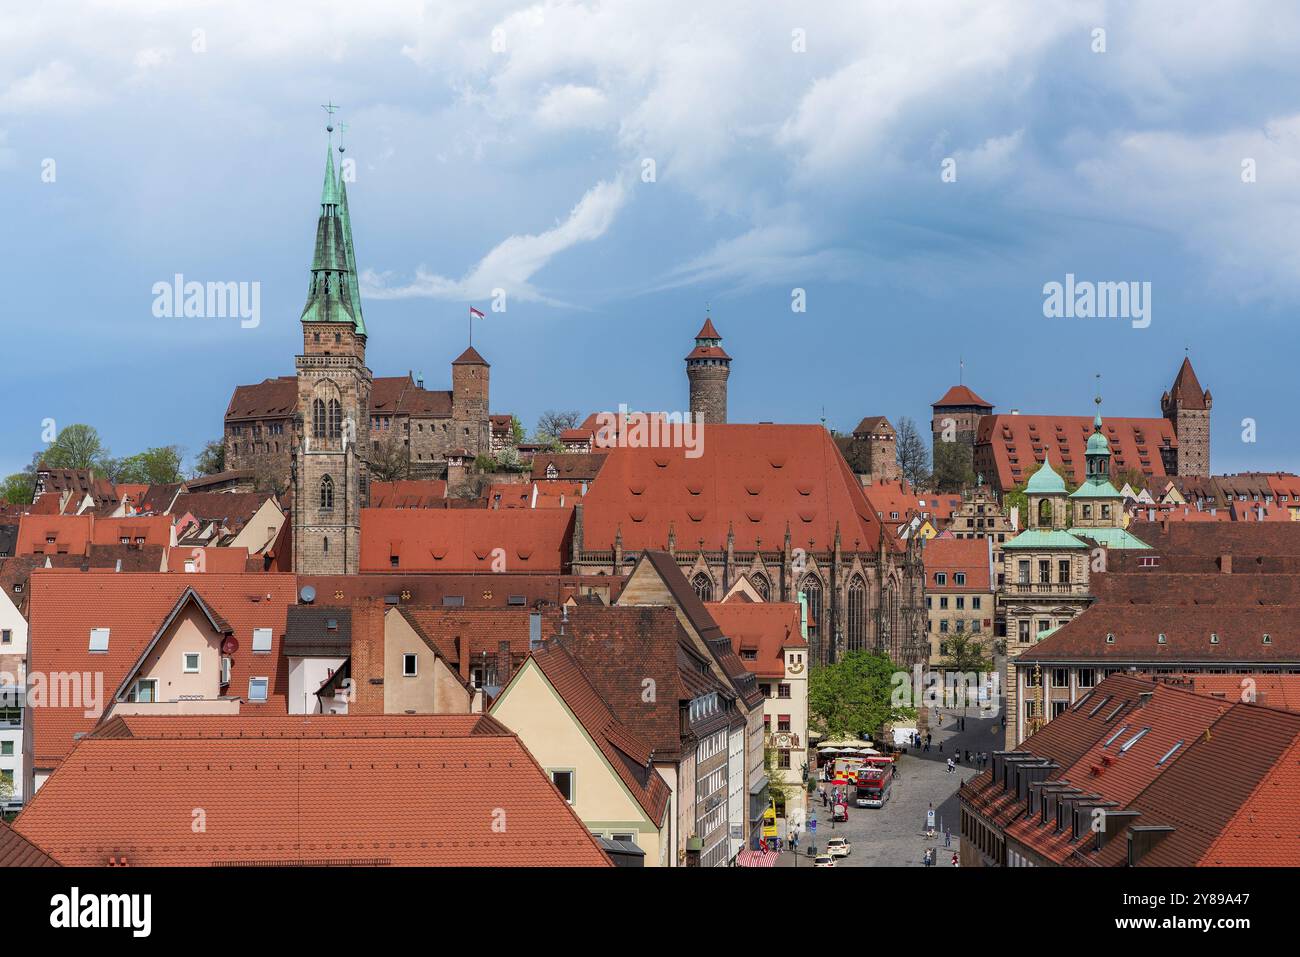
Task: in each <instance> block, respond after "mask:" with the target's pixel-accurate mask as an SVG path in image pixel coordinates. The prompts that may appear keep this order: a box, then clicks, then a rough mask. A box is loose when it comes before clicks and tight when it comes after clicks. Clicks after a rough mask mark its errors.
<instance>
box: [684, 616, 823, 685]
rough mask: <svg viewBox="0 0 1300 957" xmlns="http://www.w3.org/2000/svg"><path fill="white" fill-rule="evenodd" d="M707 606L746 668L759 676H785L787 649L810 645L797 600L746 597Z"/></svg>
mask: <svg viewBox="0 0 1300 957" xmlns="http://www.w3.org/2000/svg"><path fill="white" fill-rule="evenodd" d="M704 607H705V608H707V609H708V611H709V614H710V615H712V616H713V620H714V621H716V622H717V623H718V627H719V628H721V629H722V633H723V634H724V635H726V636H727V638H728V639H730V641H731V647H732V650H733V651H735V653H736V654H737V655H738V656H739V658H740V660H741V662H742V663H743V664H744V666H745V668H746V669H748V670H749V671H751V672H753V673H754V674H756V675H760V676H763V677H767V678H774V677H784V676H785V649H786V648H807V647H808V642H807V641H805V640H804V637H803V629H802V627H801V624H800V622H801V609H800V606H799V605H798V604H797V603H794V602H753V601H750V600H749V598H748V596H745V598H744V600H743V601H738V600H736V599H735V598H733V599H731V600H730V601H726V602H706V603H705V605H704ZM749 654H752V655H753V657H752V658H750V657H749Z"/></svg>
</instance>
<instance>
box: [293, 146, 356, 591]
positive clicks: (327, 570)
mask: <svg viewBox="0 0 1300 957" xmlns="http://www.w3.org/2000/svg"><path fill="white" fill-rule="evenodd" d="M333 129H334V127H333V125H332V124H331V125H330V126H329V127H327V130H328V131H329V132H331V133H332V132H333ZM300 322H301V323H302V341H303V347H302V354H301V355H299V356H297V357H296V360H295V364H296V367H297V377H298V410H297V413H296V415H295V419H294V436H293V443H294V448H293V467H292V484H293V539H294V542H293V545H294V548H293V553H294V555H293V557H294V568H295V570H296V571H298V572H299V573H303V574H313V575H339V574H355V573H356V572H357V571H358V569H359V566H360V562H359V557H360V548H361V513H360V509H361V507H362V506H363V505H364V504H365V499H366V495H367V476H366V464H365V455H366V450H368V449H369V447H370V389H371V375H370V370H369V369H368V368H366V327H365V322H364V320H363V319H362V316H361V298H360V295H359V293H358V292H357V275H356V266H355V259H354V257H353V253H352V227H351V222H350V219H349V218H348V213H347V193H346V190H345V189H344V188H343V187H342V185H341V184H340V183H339V181H338V180H337V179H336V177H335V173H334V155H333V149H332V147H327V148H326V153H325V183H324V186H323V188H322V190H321V211H320V218H319V220H317V223H316V246H315V252H314V255H313V257H312V264H311V285H310V286H309V287H308V290H307V304H306V305H305V306H304V307H303V310H302V316H301V318H300Z"/></svg>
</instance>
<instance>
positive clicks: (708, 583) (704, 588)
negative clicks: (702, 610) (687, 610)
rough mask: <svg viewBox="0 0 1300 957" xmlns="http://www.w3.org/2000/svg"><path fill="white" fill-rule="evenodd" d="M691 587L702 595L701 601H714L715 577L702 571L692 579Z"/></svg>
mask: <svg viewBox="0 0 1300 957" xmlns="http://www.w3.org/2000/svg"><path fill="white" fill-rule="evenodd" d="M691 587H692V588H694V589H695V594H697V595H699V596H700V601H713V579H712V578H710V577H709V576H708V575H707V574H706V573H705V572H700V573H699V574H698V575H696V576H695V577H694V578H692V579H691Z"/></svg>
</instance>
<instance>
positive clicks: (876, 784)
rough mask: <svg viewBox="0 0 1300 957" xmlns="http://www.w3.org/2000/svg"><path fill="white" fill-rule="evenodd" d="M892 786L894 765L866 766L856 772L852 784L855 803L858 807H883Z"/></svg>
mask: <svg viewBox="0 0 1300 957" xmlns="http://www.w3.org/2000/svg"><path fill="white" fill-rule="evenodd" d="M893 786H894V765H893V764H892V763H889V764H868V765H867V766H866V767H863V768H861V769H859V770H858V776H857V780H856V782H855V783H854V791H855V792H856V795H855V800H854V802H853V803H855V804H856V805H857V806H858V807H884V806H885V802H886V801H888V800H889V792H890V789H891V788H893Z"/></svg>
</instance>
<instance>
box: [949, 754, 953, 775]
mask: <svg viewBox="0 0 1300 957" xmlns="http://www.w3.org/2000/svg"><path fill="white" fill-rule="evenodd" d="M953 768H954V765H953V762H952V758H949V759H948V773H949V774H952V772H953Z"/></svg>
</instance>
